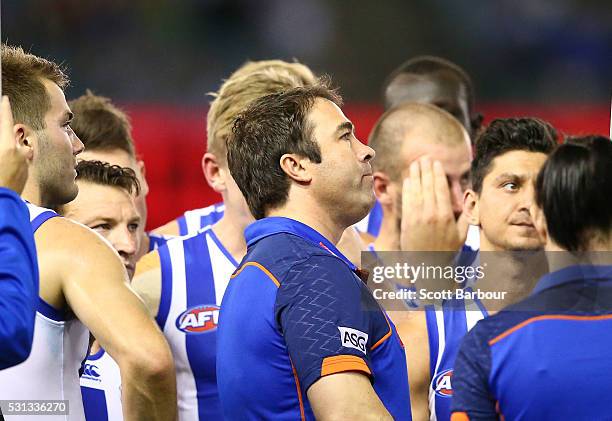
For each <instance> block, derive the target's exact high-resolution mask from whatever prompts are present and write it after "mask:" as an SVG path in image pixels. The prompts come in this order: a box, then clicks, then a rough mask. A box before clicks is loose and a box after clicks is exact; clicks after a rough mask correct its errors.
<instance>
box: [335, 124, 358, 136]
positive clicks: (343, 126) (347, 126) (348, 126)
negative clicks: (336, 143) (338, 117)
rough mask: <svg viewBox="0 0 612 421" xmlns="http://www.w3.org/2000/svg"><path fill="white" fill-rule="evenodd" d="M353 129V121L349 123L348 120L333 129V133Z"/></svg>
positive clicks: (337, 133) (338, 133) (338, 134)
mask: <svg viewBox="0 0 612 421" xmlns="http://www.w3.org/2000/svg"><path fill="white" fill-rule="evenodd" d="M354 129H355V126H354V125H353V123H351V122H350V121H345V122H344V123H342V124H340V125H339V126H338V127H337V128H336V131H335V134H336V135H337V136H340V135H341V134H342V132H344V131H346V130H350V131H351V132H352V131H353V130H354Z"/></svg>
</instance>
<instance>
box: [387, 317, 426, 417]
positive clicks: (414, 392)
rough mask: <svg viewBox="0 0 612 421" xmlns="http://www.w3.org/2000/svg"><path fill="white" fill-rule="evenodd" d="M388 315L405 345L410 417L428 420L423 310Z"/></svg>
mask: <svg viewBox="0 0 612 421" xmlns="http://www.w3.org/2000/svg"><path fill="white" fill-rule="evenodd" d="M388 314H389V317H390V318H391V320H393V322H394V323H395V326H396V328H397V333H398V335H399V336H400V339H401V340H402V342H403V343H404V345H405V352H406V364H407V366H408V383H409V384H410V405H411V408H412V419H413V420H415V421H417V420H428V419H429V384H430V382H431V374H430V366H429V364H430V360H429V358H430V353H429V336H428V332H427V322H426V320H425V312H424V311H408V310H404V311H394V312H389V313H388Z"/></svg>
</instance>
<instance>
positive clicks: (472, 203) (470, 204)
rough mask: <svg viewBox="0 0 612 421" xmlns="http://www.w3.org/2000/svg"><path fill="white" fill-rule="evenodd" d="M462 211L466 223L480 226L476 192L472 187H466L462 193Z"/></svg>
mask: <svg viewBox="0 0 612 421" xmlns="http://www.w3.org/2000/svg"><path fill="white" fill-rule="evenodd" d="M463 213H464V214H465V219H466V221H467V223H468V224H470V225H476V226H480V209H479V208H478V194H477V193H476V192H475V191H474V190H472V189H467V190H466V191H465V193H464V194H463Z"/></svg>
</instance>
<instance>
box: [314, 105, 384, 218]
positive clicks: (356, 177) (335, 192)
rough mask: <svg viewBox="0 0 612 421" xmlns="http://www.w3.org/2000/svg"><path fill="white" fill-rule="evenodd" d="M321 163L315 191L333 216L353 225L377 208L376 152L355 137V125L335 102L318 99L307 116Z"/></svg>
mask: <svg viewBox="0 0 612 421" xmlns="http://www.w3.org/2000/svg"><path fill="white" fill-rule="evenodd" d="M308 122H309V123H310V124H311V125H312V128H313V131H312V134H313V137H314V139H315V141H316V142H317V144H318V145H319V148H320V151H321V163H320V164H316V165H313V167H312V169H311V174H312V184H311V186H312V188H313V192H314V194H315V195H316V197H317V199H318V201H319V202H320V203H322V204H324V205H325V207H326V208H327V209H329V212H330V217H332V218H333V219H335V220H337V221H341V222H342V223H343V224H345V225H346V226H350V225H352V224H354V223H356V222H358V221H359V220H361V219H362V218H363V217H365V215H367V213H368V212H369V210H370V209H371V208H372V206H373V205H374V201H375V196H374V190H373V178H372V167H371V165H370V160H371V159H372V158H373V157H374V150H373V149H372V148H370V147H369V146H367V145H365V144H363V143H361V142H360V141H359V139H357V138H356V137H355V132H354V127H353V124H352V123H351V122H350V121H349V120H348V119H347V118H346V116H345V115H344V114H343V113H342V111H341V110H340V108H339V107H338V106H337V105H336V104H334V103H333V102H331V101H329V100H327V99H323V98H317V99H316V100H315V102H314V104H313V106H312V108H311V110H310V112H309V114H308Z"/></svg>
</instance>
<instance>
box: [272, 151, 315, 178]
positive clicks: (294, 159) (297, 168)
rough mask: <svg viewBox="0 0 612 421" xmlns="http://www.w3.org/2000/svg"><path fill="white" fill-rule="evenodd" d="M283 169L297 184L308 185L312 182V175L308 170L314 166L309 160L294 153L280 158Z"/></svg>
mask: <svg viewBox="0 0 612 421" xmlns="http://www.w3.org/2000/svg"><path fill="white" fill-rule="evenodd" d="M279 164H280V167H281V169H282V170H283V171H284V172H285V174H287V175H288V176H289V178H291V179H292V180H293V181H295V182H296V183H300V184H308V183H310V182H311V181H312V174H311V173H310V171H309V170H308V169H309V168H310V165H309V164H312V163H311V161H310V160H309V159H308V158H304V157H302V156H299V155H295V154H292V153H286V154H284V155H283V156H281V157H280V162H279Z"/></svg>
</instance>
